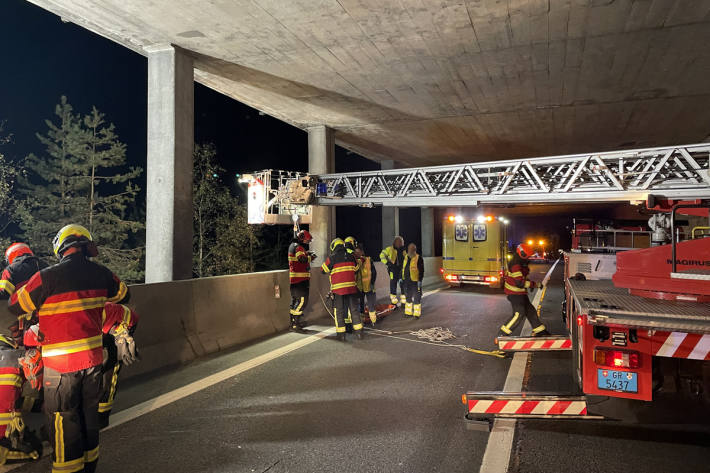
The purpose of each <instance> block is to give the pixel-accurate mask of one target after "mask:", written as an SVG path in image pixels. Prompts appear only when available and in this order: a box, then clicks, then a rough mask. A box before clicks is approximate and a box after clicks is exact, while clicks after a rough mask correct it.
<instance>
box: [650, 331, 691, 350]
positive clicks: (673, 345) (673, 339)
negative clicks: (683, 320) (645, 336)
mask: <svg viewBox="0 0 710 473" xmlns="http://www.w3.org/2000/svg"><path fill="white" fill-rule="evenodd" d="M687 336H688V334H687V333H683V332H671V333H670V334H669V335H668V338H666V341H665V342H663V346H661V348H660V349H659V350H658V353H656V356H673V354H674V353H675V351H676V350H677V349H678V347H679V346H680V344H681V343H683V340H685V337H687Z"/></svg>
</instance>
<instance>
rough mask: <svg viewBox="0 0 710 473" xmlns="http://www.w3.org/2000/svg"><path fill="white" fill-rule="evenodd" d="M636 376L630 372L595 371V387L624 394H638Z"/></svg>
mask: <svg viewBox="0 0 710 473" xmlns="http://www.w3.org/2000/svg"><path fill="white" fill-rule="evenodd" d="M637 381H638V376H637V374H636V373H633V372H631V371H615V370H603V369H597V387H598V388H599V389H607V390H609V391H621V392H624V393H635V392H638V382H637Z"/></svg>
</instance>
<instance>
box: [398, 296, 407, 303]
mask: <svg viewBox="0 0 710 473" xmlns="http://www.w3.org/2000/svg"><path fill="white" fill-rule="evenodd" d="M399 302H400V303H402V304H406V303H407V296H406V295H405V294H400V295H399Z"/></svg>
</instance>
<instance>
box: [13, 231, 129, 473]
mask: <svg viewBox="0 0 710 473" xmlns="http://www.w3.org/2000/svg"><path fill="white" fill-rule="evenodd" d="M52 243H53V249H54V254H55V255H56V256H57V257H58V258H59V263H58V264H55V265H53V266H50V267H48V268H45V269H43V270H41V271H40V272H38V273H36V274H35V275H34V276H32V278H30V280H29V281H28V282H27V284H25V285H24V286H23V287H22V288H20V289H19V290H17V291H16V292H15V293H14V294H13V295H12V297H11V298H10V306H9V308H10V312H12V313H14V314H16V315H20V314H24V313H29V312H34V311H37V313H38V315H39V327H38V328H39V334H40V335H41V337H42V362H43V364H44V375H43V376H44V380H43V387H44V412H45V414H46V416H47V427H48V430H49V434H50V443H51V444H52V446H53V447H54V451H53V453H52V470H53V471H58V472H59V471H64V472H72V471H84V472H87V473H92V472H94V471H95V470H96V464H97V462H98V458H99V399H100V398H101V376H102V373H101V365H102V363H103V349H102V333H101V332H102V320H101V318H102V313H103V308H104V305H105V304H106V302H125V301H126V300H127V299H128V297H129V294H128V288H127V287H126V285H125V284H124V283H123V282H121V280H119V279H118V278H117V277H116V276H115V275H114V274H113V273H112V272H111V271H110V270H109V269H107V268H106V267H104V266H101V265H100V264H98V263H95V262H93V261H91V259H90V258H92V257H95V256H97V255H98V250H97V248H96V245H95V244H94V242H93V239H92V237H91V234H90V233H89V231H88V230H87V229H86V228H84V227H82V226H81V225H76V224H72V225H67V226H65V227H64V228H62V229H61V230H59V232H58V233H57V235H56V236H55V237H54V240H53V242H52Z"/></svg>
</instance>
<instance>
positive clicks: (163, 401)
mask: <svg viewBox="0 0 710 473" xmlns="http://www.w3.org/2000/svg"><path fill="white" fill-rule="evenodd" d="M333 332H335V328H328V329H325V330H322V331H321V332H318V333H316V334H314V335H311V336H310V337H307V338H303V339H301V340H298V341H296V342H293V343H289V344H288V345H286V346H283V347H281V348H277V349H276V350H272V351H270V352H268V353H264V354H263V355H259V356H257V357H255V358H252V359H251V360H247V361H244V362H242V363H239V364H238V365H234V366H232V367H231V368H227V369H225V370H222V371H220V372H218V373H215V374H213V375H210V376H207V377H206V378H203V379H200V380H198V381H195V382H193V383H190V384H188V385H185V386H183V387H181V388H178V389H175V390H173V391H170V392H167V393H165V394H161V395H160V396H158V397H155V398H153V399H150V400H148V401H145V402H142V403H140V404H137V405H135V406H133V407H129V408H128V409H125V410H122V411H119V412H117V413H115V414H113V415H111V424H110V425H109V426H108V427H106V428H105V429H104V430H108V429H112V428H114V427H116V426H119V425H121V424H124V423H126V422H129V421H131V420H133V419H136V418H137V417H140V416H142V415H144V414H148V413H149V412H152V411H154V410H156V409H159V408H161V407H164V406H167V405H168V404H170V403H173V402H175V401H179V400H180V399H183V398H185V397H187V396H190V395H192V394H194V393H196V392H198V391H202V390H203V389H206V388H209V387H210V386H214V385H215V384H219V383H221V382H222V381H225V380H227V379H229V378H233V377H235V376H237V375H238V374H241V373H244V372H245V371H248V370H250V369H252V368H256V367H257V366H260V365H263V364H264V363H267V362H269V361H271V360H275V359H276V358H279V357H281V356H283V355H286V354H288V353H290V352H292V351H294V350H298V349H299V348H303V347H305V346H307V345H310V344H311V343H313V342H317V341H318V340H322V339H323V338H325V337H327V336H328V335H330V334H332V333H333Z"/></svg>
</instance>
